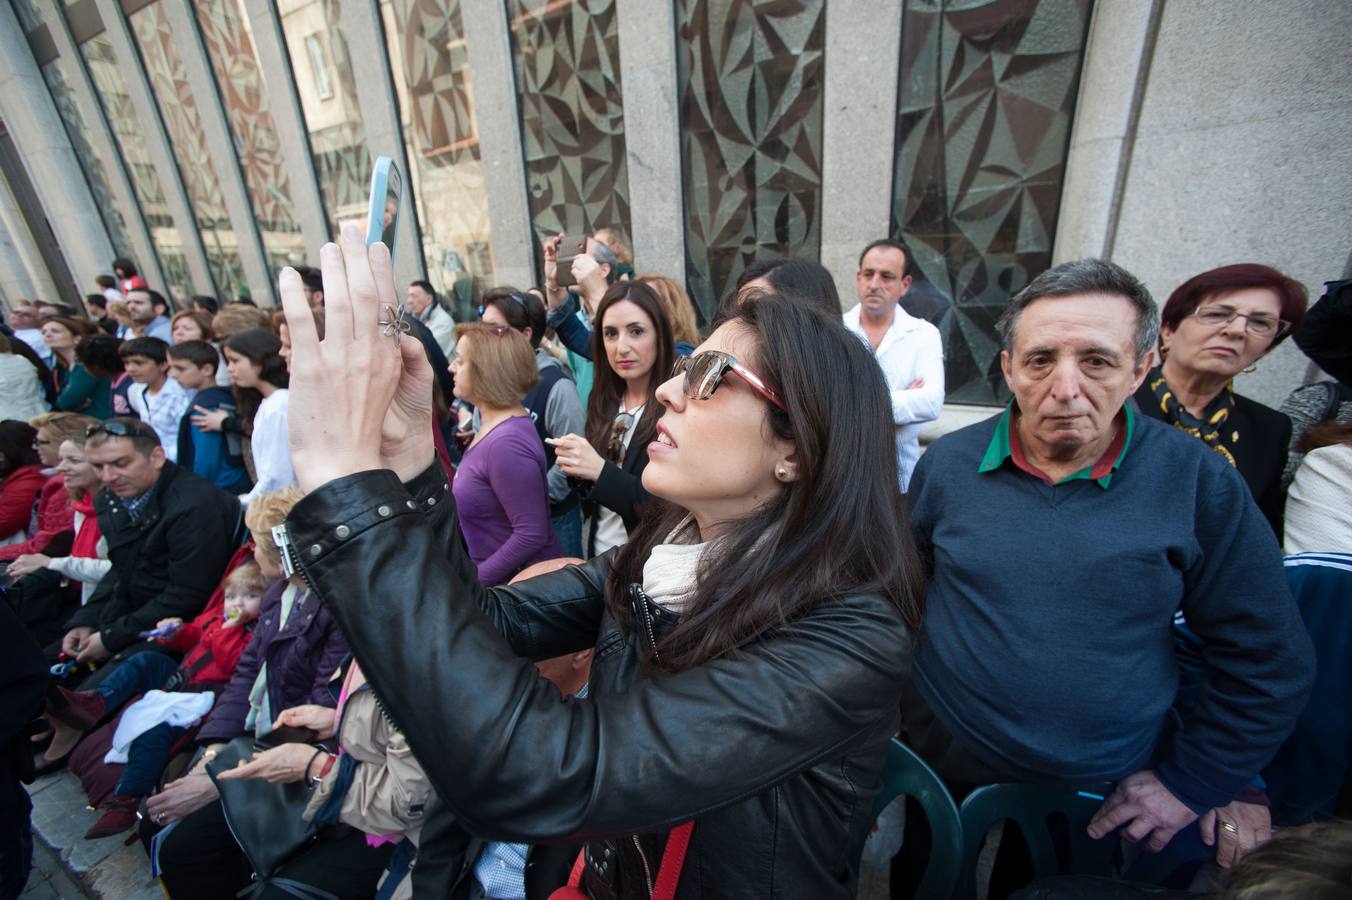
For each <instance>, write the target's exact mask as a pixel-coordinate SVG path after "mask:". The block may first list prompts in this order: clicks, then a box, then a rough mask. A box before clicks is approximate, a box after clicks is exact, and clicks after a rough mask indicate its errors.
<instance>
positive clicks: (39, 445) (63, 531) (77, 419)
mask: <svg viewBox="0 0 1352 900" xmlns="http://www.w3.org/2000/svg"><path fill="white" fill-rule="evenodd" d="M98 421H99V420H98V419H95V418H93V417H91V416H83V415H80V414H79V413H68V412H55V413H43V414H42V415H40V416H35V417H34V418H32V419H29V420H28V424H29V425H30V426H32V428H34V429H35V430H36V432H37V436H36V439H35V440H34V441H33V447H34V448H35V449H36V450H37V455H38V461H39V463H40V464H41V466H42V472H41V474H43V475H46V474H47V473H53V472H54V473H55V474H53V475H51V477H50V478H47V479H46V481H45V482H44V483H43V485H42V488H41V490H39V492H38V505H37V509H36V510H35V511H34V519H33V523H34V525H35V526H36V527H35V528H34V529H33V530H32V533H31V534H29V535H28V539H27V540H25V541H23V542H21V543H14V544H8V545H6V546H4V547H0V562H10V561H11V560H15V559H18V558H19V557H20V556H23V555H25V554H29V553H45V554H46V555H48V556H64V555H66V553H68V552H69V551H70V546H71V541H72V539H73V538H74V536H75V511H74V510H73V509H72V507H71V497H70V495H69V493H68V492H67V491H66V481H65V478H64V477H63V476H62V475H61V471H60V464H61V454H60V449H61V445H62V444H64V443H65V442H66V441H74V442H75V443H77V444H79V445H80V447H82V448H83V447H84V440H85V435H86V434H87V433H88V431H89V426H90V425H97V424H98ZM17 512H18V511H17V510H16V514H17Z"/></svg>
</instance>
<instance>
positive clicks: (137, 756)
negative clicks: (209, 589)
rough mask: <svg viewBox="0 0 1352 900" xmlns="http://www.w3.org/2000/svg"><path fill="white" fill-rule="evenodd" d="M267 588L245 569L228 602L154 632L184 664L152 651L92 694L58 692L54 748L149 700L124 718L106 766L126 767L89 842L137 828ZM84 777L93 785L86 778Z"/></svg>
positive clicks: (230, 584)
mask: <svg viewBox="0 0 1352 900" xmlns="http://www.w3.org/2000/svg"><path fill="white" fill-rule="evenodd" d="M267 586H268V579H267V578H265V577H264V575H263V572H262V570H261V569H260V568H259V567H258V565H257V563H253V562H246V563H244V564H243V565H241V566H239V567H237V568H236V569H234V571H232V572H231V573H230V574H229V575H226V576H225V580H224V581H222V582H221V588H222V591H223V595H224V596H223V602H222V603H219V604H216V603H208V605H207V608H206V610H205V611H203V613H202V614H201V615H200V616H198V617H197V618H196V619H194V620H193V621H191V622H186V623H185V622H184V621H183V620H182V619H177V618H174V619H161V620H160V621H159V622H157V623H156V625H155V632H152V633H153V634H155V635H156V637H157V639H158V640H159V642H160V643H162V644H163V645H164V646H165V647H166V648H167V649H169V650H173V651H174V652H175V653H185V654H186V655H185V656H184V657H183V662H182V664H179V663H177V662H175V658H174V657H172V656H169V655H167V654H165V653H158V652H155V651H153V650H147V651H144V652H141V653H137V654H134V655H133V656H131V657H130V658H128V659H127V661H126V662H124V663H123V664H122V665H120V666H118V667H117V670H116V671H114V672H113V674H111V675H109V676H108V677H107V678H105V679H104V680H103V681H102V682H100V683H99V686H98V687H97V688H95V689H94V690H92V691H68V690H66V689H65V688H60V687H58V688H57V692H58V694H59V700H57V701H56V702H55V703H52V704H49V706H48V710H47V716H48V718H49V719H50V720H51V722H52V725H53V727H54V728H55V729H56V735H55V737H54V738H53V739H52V744H53V745H56V744H58V743H59V744H62V745H71V744H74V742H75V740H78V739H79V736H80V735H82V734H83V733H84V732H86V731H89V730H90V729H91V728H93V727H94V726H95V725H97V724H98V723H99V722H100V721H101V720H102V719H103V718H104V717H105V716H107V715H108V713H110V712H112V711H114V710H116V709H117V708H118V707H119V706H121V705H122V704H124V703H126V702H127V701H128V700H130V699H131V698H132V697H134V696H136V695H137V694H144V695H145V696H143V697H142V698H141V699H140V700H138V701H136V702H135V703H133V704H132V705H130V706H128V707H127V708H126V709H125V710H123V711H122V713H121V717H120V720H119V722H118V724H117V730H116V731H115V733H114V736H113V740H112V748H111V750H109V752H108V754H107V756H105V757H104V759H103V762H104V763H107V764H111V765H116V764H123V765H125V766H126V768H125V769H123V770H122V774H121V776H120V777H119V778H118V781H117V787H115V788H114V789H113V793H112V794H111V795H110V796H108V797H106V798H99V797H90V800H91V801H93V802H95V803H98V809H99V811H100V812H101V813H102V815H100V816H99V818H98V821H96V822H95V823H94V824H93V825H92V826H91V827H90V829H89V831H88V832H87V833H86V834H85V838H86V839H87V840H93V839H95V838H101V837H108V836H110V835H114V834H121V833H122V832H124V831H126V830H127V829H129V828H131V827H132V826H133V825H135V824H136V808H137V807H138V806H140V804H141V801H142V800H143V799H144V798H145V797H146V796H148V795H149V794H150V793H151V792H152V791H154V789H155V783H156V782H157V781H158V780H159V777H160V772H162V771H163V770H164V766H165V763H167V762H168V761H169V754H170V752H171V751H172V749H173V747H174V745H175V744H176V743H177V742H178V740H179V738H181V737H182V736H183V735H184V734H185V733H186V732H187V730H188V728H190V727H191V726H192V724H193V723H195V722H196V721H198V720H200V719H201V718H202V717H203V716H204V715H205V714H206V713H207V711H208V710H209V709H211V706H212V703H213V701H214V696H215V694H216V693H217V692H219V691H220V690H221V689H222V688H223V687H224V686H225V683H226V682H227V681H229V680H230V676H231V675H232V674H233V673H234V671H235V665H236V663H238V662H239V658H240V655H241V654H242V653H243V652H244V648H245V646H246V645H247V644H248V643H249V638H250V637H251V636H252V634H253V623H254V622H255V621H257V619H258V609H259V603H260V601H261V599H262V596H263V592H264V591H265V590H267ZM72 738H73V739H72ZM99 749H100V750H101V749H103V748H102V747H100V748H99ZM94 765H97V763H94ZM81 774H82V777H84V778H85V780H86V781H92V780H95V779H94V778H93V777H92V776H91V774H90V773H89V772H88V771H83V772H82V773H81Z"/></svg>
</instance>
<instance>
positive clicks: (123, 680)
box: [94, 650, 178, 710]
mask: <svg viewBox="0 0 1352 900" xmlns="http://www.w3.org/2000/svg"><path fill="white" fill-rule="evenodd" d="M177 669H178V660H176V659H174V658H173V657H172V656H166V655H165V654H163V653H156V652H154V651H153V650H148V651H146V652H145V653H137V654H135V655H133V656H129V657H127V659H125V660H124V661H123V662H122V665H120V666H118V667H117V668H116V669H114V670H113V671H112V673H111V674H110V675H109V676H108V677H107V678H105V679H103V681H101V682H99V685H98V687H96V688H94V690H95V691H97V692H98V694H99V696H100V697H102V698H103V702H104V703H106V704H107V705H108V709H110V710H113V709H117V708H118V707H119V706H121V705H122V704H123V703H126V702H127V701H128V700H130V699H131V698H132V697H135V696H136V695H137V694H144V693H145V692H146V691H153V690H157V689H159V688H161V687H163V686H164V683H165V682H166V681H168V680H169V676H170V675H173V674H174V672H175V671H176V670H177Z"/></svg>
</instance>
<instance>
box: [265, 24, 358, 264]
mask: <svg viewBox="0 0 1352 900" xmlns="http://www.w3.org/2000/svg"><path fill="white" fill-rule="evenodd" d="M277 14H278V15H279V16H280V17H281V20H282V32H283V34H284V35H285V36H286V47H287V52H288V54H289V55H290V57H291V74H292V78H293V79H294V81H295V85H296V93H297V94H299V95H300V105H301V109H302V110H303V111H304V114H305V128H306V130H307V131H308V132H309V133H310V153H311V154H312V155H313V158H314V167H315V176H316V178H317V179H318V180H319V187H320V189H321V190H322V191H323V194H324V207H325V210H326V212H327V214H328V217H329V224H330V226H331V227H332V229H333V234H334V235H335V236H336V235H337V234H338V231H339V227H340V225H341V223H343V222H347V221H355V220H357V219H362V218H364V217H365V216H366V200H367V196H368V194H369V193H370V184H371V152H370V150H369V148H368V147H367V146H366V126H365V124H363V122H362V117H361V108H360V107H359V106H358V105H357V87H356V83H355V82H354V81H353V79H352V62H351V59H350V58H349V57H348V52H347V41H346V39H344V37H343V29H342V9H341V7H340V4H339V0H281V2H280V3H278V4H277ZM313 262H314V261H313V260H312V263H313Z"/></svg>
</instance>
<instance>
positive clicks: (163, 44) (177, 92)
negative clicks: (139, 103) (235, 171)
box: [127, 0, 248, 299]
mask: <svg viewBox="0 0 1352 900" xmlns="http://www.w3.org/2000/svg"><path fill="white" fill-rule="evenodd" d="M161 2H162V0H160V2H155V3H152V4H150V5H149V6H145V7H143V8H142V9H140V10H139V11H137V12H136V13H134V14H132V15H131V16H130V17H129V18H128V20H127V21H128V22H129V23H130V24H131V30H132V33H133V34H134V35H135V36H136V43H137V46H138V47H139V48H140V51H141V59H142V61H143V62H144V63H145V71H146V80H147V81H148V82H149V83H150V90H151V93H153V94H154V95H155V102H156V104H157V105H158V106H159V109H160V118H161V119H162V120H163V121H164V128H165V131H166V132H168V134H169V145H170V147H171V148H172V149H173V153H174V159H175V160H176V161H177V162H178V170H179V174H180V175H182V177H183V186H184V188H185V189H186V190H187V192H188V200H189V202H191V204H192V210H193V216H194V217H195V218H196V220H197V233H198V235H199V236H200V237H201V239H202V244H203V246H204V247H205V249H206V254H207V263H208V265H209V266H210V267H211V276H212V278H213V279H214V280H215V282H216V292H217V294H218V296H220V297H222V298H223V299H233V298H234V297H235V296H236V295H239V294H247V293H248V287H247V286H246V284H245V280H244V267H243V265H242V264H241V263H240V258H239V240H238V237H237V235H236V234H235V232H234V229H233V228H232V227H231V224H230V216H229V214H228V213H227V212H226V209H225V198H224V197H222V195H221V186H220V182H219V181H218V179H217V176H216V170H215V169H214V168H213V167H212V164H211V154H210V152H209V151H208V150H207V143H206V136H205V135H204V134H203V133H202V120H201V116H200V114H199V113H198V111H197V98H196V97H194V96H193V94H192V91H191V89H189V87H188V78H187V75H186V74H185V73H184V71H183V59H182V57H181V56H180V55H179V49H178V45H177V43H176V40H175V36H174V34H173V32H172V31H170V29H169V18H168V16H166V15H165V12H164V7H163V6H162V5H161Z"/></svg>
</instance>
